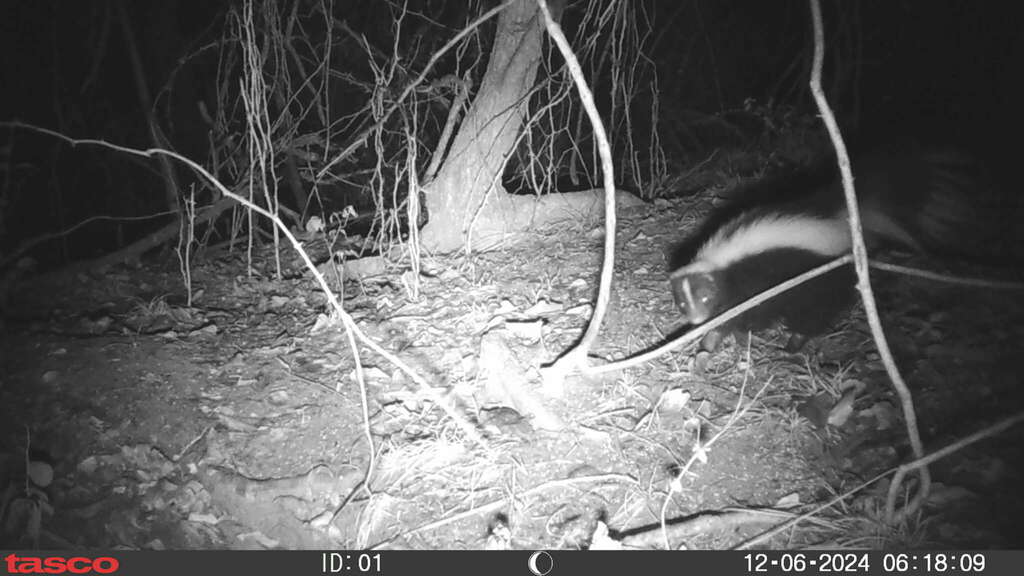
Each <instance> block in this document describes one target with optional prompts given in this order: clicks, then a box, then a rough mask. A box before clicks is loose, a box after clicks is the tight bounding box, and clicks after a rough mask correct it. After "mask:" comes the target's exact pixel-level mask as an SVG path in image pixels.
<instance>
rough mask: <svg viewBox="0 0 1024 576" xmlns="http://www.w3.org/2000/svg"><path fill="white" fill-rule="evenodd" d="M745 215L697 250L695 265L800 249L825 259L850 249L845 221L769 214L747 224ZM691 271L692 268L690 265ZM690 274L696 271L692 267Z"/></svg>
mask: <svg viewBox="0 0 1024 576" xmlns="http://www.w3.org/2000/svg"><path fill="white" fill-rule="evenodd" d="M743 219H744V217H743V216H740V217H739V218H738V219H737V220H734V221H733V222H730V223H729V224H727V225H725V226H723V227H722V228H721V229H720V230H719V231H718V232H716V233H715V234H714V236H712V237H711V238H710V239H709V240H708V241H707V242H705V243H704V246H702V247H701V249H700V250H698V251H697V257H696V258H695V259H694V264H699V263H702V262H703V263H705V266H704V268H705V270H715V269H721V268H725V267H726V266H728V265H730V264H732V263H733V262H738V261H740V260H743V259H744V258H748V257H750V256H754V255H757V254H761V253H762V252H767V251H769V250H778V249H781V248H796V249H798V250H806V251H807V252H813V253H815V254H821V255H822V256H840V255H842V254H844V253H846V252H847V251H848V250H849V249H850V229H849V225H848V224H847V223H846V219H845V217H844V218H816V217H814V216H807V215H794V214H765V215H761V216H758V217H756V218H753V219H750V220H748V221H746V222H743V221H742V220H743ZM687 268H690V267H689V266H688V267H687ZM690 271H695V270H694V269H693V268H690Z"/></svg>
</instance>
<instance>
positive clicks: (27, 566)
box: [4, 554, 120, 574]
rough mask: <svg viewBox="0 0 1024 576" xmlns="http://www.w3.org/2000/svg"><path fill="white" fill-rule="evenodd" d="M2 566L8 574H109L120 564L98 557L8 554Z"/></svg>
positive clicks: (107, 557) (111, 559)
mask: <svg viewBox="0 0 1024 576" xmlns="http://www.w3.org/2000/svg"><path fill="white" fill-rule="evenodd" d="M4 564H6V567H7V573H8V574H93V573H95V574H111V573H113V572H117V569H118V568H119V567H120V563H119V562H118V561H117V558H111V557H110V556H100V557H99V558H86V557H85V556H73V557H71V558H65V557H63V556H47V557H45V558H40V557H37V556H16V555H14V554H8V555H7V556H4Z"/></svg>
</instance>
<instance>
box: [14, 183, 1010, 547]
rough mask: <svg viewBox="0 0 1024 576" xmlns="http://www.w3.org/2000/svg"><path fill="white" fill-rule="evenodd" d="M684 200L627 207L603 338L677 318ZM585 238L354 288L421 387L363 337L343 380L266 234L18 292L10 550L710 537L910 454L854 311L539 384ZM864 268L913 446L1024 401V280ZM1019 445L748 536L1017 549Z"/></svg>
mask: <svg viewBox="0 0 1024 576" xmlns="http://www.w3.org/2000/svg"><path fill="white" fill-rule="evenodd" d="M694 208H695V206H683V205H671V204H669V203H661V204H659V205H658V206H656V207H655V206H647V207H642V208H640V209H634V210H632V211H630V212H627V213H624V214H622V215H620V216H621V221H620V226H619V232H618V234H619V237H618V240H619V253H618V255H617V264H616V276H615V286H614V295H613V297H612V304H611V310H610V313H609V316H608V318H607V321H606V324H605V326H604V328H603V331H602V334H601V338H600V341H599V343H598V345H597V347H596V349H595V350H594V351H593V353H594V354H595V355H596V356H600V357H601V358H604V359H616V358H622V357H625V356H628V355H631V354H635V353H637V352H639V351H643V350H646V349H649V348H651V347H653V346H655V345H657V344H659V343H661V342H664V340H665V338H666V337H667V336H668V335H670V334H673V333H676V332H678V330H679V328H680V326H679V325H678V320H677V318H676V315H675V313H674V311H673V304H672V300H671V295H670V293H669V291H668V287H667V281H666V264H665V249H666V247H667V246H669V245H670V244H671V243H672V242H674V241H676V240H678V239H679V238H681V237H682V236H683V235H685V230H686V229H687V227H688V226H691V225H693V223H694V222H697V221H699V220H700V218H701V214H702V210H701V209H696V210H695V209H694ZM696 208H701V207H699V206H698V207H696ZM684 214H685V215H686V216H684ZM601 237H602V236H601V227H600V226H599V225H598V226H593V227H591V226H585V225H582V224H581V225H579V226H577V227H575V228H573V229H566V230H558V231H552V232H550V233H548V234H544V235H537V236H535V237H533V238H531V239H529V240H528V241H526V242H525V243H520V244H517V245H514V246H510V247H508V248H507V249H505V250H502V251H496V252H491V253H486V254H480V255H475V256H472V257H469V258H467V257H461V256H460V257H452V258H428V259H426V260H425V272H426V273H425V274H424V275H422V276H421V288H420V294H419V297H418V298H413V297H411V295H410V291H409V290H408V289H407V284H406V283H405V282H403V277H402V275H401V274H400V273H398V272H396V273H389V272H383V273H381V274H378V275H370V276H367V277H364V278H363V279H361V280H360V281H353V282H349V283H347V284H346V285H345V288H344V291H345V306H346V309H347V310H348V311H349V312H350V313H351V314H352V316H353V317H354V318H355V320H356V322H357V323H358V324H359V326H360V327H361V328H362V329H363V330H365V331H366V333H367V334H368V335H370V336H371V337H372V338H374V339H376V340H377V342H379V343H380V344H381V345H382V346H384V347H385V348H386V349H387V350H389V351H391V352H394V353H395V354H397V355H398V356H399V357H400V358H401V359H402V360H404V361H405V362H407V363H408V364H409V365H410V366H412V367H413V368H414V369H415V370H416V371H417V372H418V373H419V374H420V375H422V376H423V377H424V378H425V379H426V380H427V381H428V382H429V383H430V385H431V386H432V387H433V388H432V390H431V391H424V390H423V389H422V388H421V387H419V386H417V385H416V384H415V383H413V382H412V381H411V380H410V378H408V377H407V376H405V375H404V374H402V373H401V372H400V371H398V370H396V368H395V367H394V366H392V365H389V364H388V363H387V362H386V361H385V360H384V359H383V358H381V357H379V356H377V355H375V354H373V353H371V352H368V351H367V350H366V349H363V350H362V352H363V354H362V356H361V358H362V362H363V367H364V369H365V390H362V389H361V388H360V385H359V383H358V381H357V379H356V378H355V377H354V374H355V364H354V361H353V355H352V352H351V350H350V348H349V345H348V341H347V339H346V337H345V334H344V330H343V328H342V326H341V324H340V323H338V322H335V321H331V320H330V319H329V318H327V317H326V316H324V313H325V312H326V306H325V299H324V298H323V296H322V295H321V294H320V293H319V292H318V290H317V288H316V286H315V285H314V283H313V282H312V281H311V280H310V278H309V275H308V274H306V275H302V274H299V273H290V275H289V277H288V278H286V279H284V280H275V279H273V277H274V265H273V262H274V260H273V258H272V257H271V252H270V251H269V249H264V250H263V251H262V252H261V253H260V259H259V260H258V261H257V262H256V266H255V267H256V272H255V274H254V275H252V276H250V275H249V274H248V273H247V266H246V263H245V262H244V260H243V258H242V256H240V255H237V254H236V255H226V256H219V257H216V258H207V259H205V260H202V261H199V262H197V263H196V264H195V265H194V266H193V270H192V280H193V286H194V288H195V289H196V290H197V294H196V297H195V298H194V301H193V302H192V305H191V306H189V305H187V301H186V298H185V290H184V288H183V283H182V279H181V275H180V273H179V267H178V263H177V261H176V260H175V259H174V258H173V257H166V258H163V259H155V260H153V261H150V262H147V263H146V264H144V265H143V266H141V267H139V268H128V267H125V268H117V269H111V270H106V271H104V272H102V273H96V274H89V275H79V276H77V277H73V278H62V279H60V280H54V279H53V278H50V279H49V280H48V281H46V282H41V281H35V282H33V281H31V280H28V281H25V282H23V283H22V284H20V285H19V286H17V287H16V290H14V292H13V293H12V302H11V304H10V305H9V307H8V308H7V310H6V318H5V319H4V326H3V337H2V338H3V340H2V349H0V350H2V356H0V378H2V380H0V428H2V434H0V438H2V440H0V486H2V487H3V488H4V498H3V518H2V519H3V534H2V539H0V547H17V546H39V547H42V548H70V547H73V548H109V547H120V548H129V549H163V548H169V549H177V548H289V549H291V548H365V547H378V548H414V549H436V548H454V549H481V548H488V547H489V548H507V547H512V548H583V547H601V546H613V547H614V546H616V545H618V544H623V543H625V544H628V545H630V546H640V547H664V546H666V545H667V546H669V547H672V548H691V549H692V548H712V549H720V548H728V547H731V546H736V545H739V544H741V543H743V542H746V541H748V539H750V538H753V537H755V536H757V535H758V534H760V533H762V532H764V531H766V530H768V529H770V528H771V527H772V526H774V525H776V524H779V523H781V522H784V521H786V520H788V519H790V518H792V517H793V516H794V515H797V514H800V513H803V512H807V511H809V510H811V509H813V508H814V507H816V506H817V505H820V504H822V503H825V502H827V501H828V500H829V499H831V498H833V497H834V496H836V495H837V494H840V493H843V492H845V491H847V490H851V489H853V488H855V487H857V486H859V485H860V484H861V483H863V482H864V481H866V480H868V479H870V478H873V477H874V476H876V475H877V474H879V473H880V472H884V471H885V470H888V469H890V468H891V467H893V466H896V465H898V464H900V463H902V462H906V461H909V460H910V459H912V456H911V451H910V448H909V444H908V441H907V440H906V434H905V432H904V428H903V420H902V415H901V411H900V409H899V403H898V402H897V400H896V399H895V398H896V397H895V394H894V393H893V392H892V389H891V387H890V386H889V385H888V383H887V379H886V376H885V373H884V370H883V368H882V366H881V364H880V362H879V360H878V355H877V353H876V352H875V351H874V346H873V344H872V342H871V339H870V336H869V332H868V330H867V327H866V323H865V321H864V319H863V313H862V312H861V311H860V310H855V311H853V312H851V314H850V316H849V317H848V318H847V319H845V320H844V321H843V322H842V323H841V325H839V326H837V327H836V330H835V331H834V332H833V333H831V334H829V335H827V336H825V337H822V338H819V339H816V340H813V341H812V342H811V343H810V344H809V345H808V346H807V347H806V348H805V349H804V350H803V351H802V352H801V353H799V354H795V355H794V354H788V353H786V352H784V351H783V346H784V345H785V342H786V335H785V333H784V332H783V331H781V330H776V331H770V332H767V333H763V334H759V335H756V336H755V337H754V339H753V344H752V346H751V348H750V350H749V353H748V352H747V351H746V350H743V349H739V348H738V347H737V346H735V345H729V346H725V347H724V348H723V349H722V350H720V351H719V352H717V353H716V354H715V355H714V356H713V357H712V358H711V359H710V362H709V365H708V369H707V371H706V373H704V374H703V375H700V374H697V373H695V372H694V371H693V369H692V368H693V360H692V351H690V350H685V349H684V350H676V351H675V352H673V353H671V354H667V355H665V356H662V357H660V358H659V359H658V360H656V361H654V362H651V363H648V364H646V365H643V366H641V367H638V368H633V369H629V370H627V371H624V372H619V373H612V374H611V375H609V376H606V377H603V378H593V379H583V378H580V377H574V378H570V379H569V380H568V381H567V382H566V385H565V388H564V390H561V391H560V393H559V391H553V390H549V389H546V388H544V387H543V386H541V384H540V379H539V376H538V371H537V368H538V366H540V365H541V364H542V363H544V362H548V361H550V360H552V359H553V358H554V357H556V356H557V355H558V354H560V353H561V352H563V351H565V350H567V349H568V348H569V347H570V345H571V344H572V343H574V342H575V341H576V340H577V339H578V338H579V336H580V335H581V333H582V330H583V329H584V328H585V326H586V322H587V319H588V318H589V315H590V312H591V305H592V301H593V298H594V295H595V293H596V289H597V284H596V283H597V275H598V265H599V262H600V254H601ZM243 254H244V252H243ZM292 260H295V259H294V258H292V257H291V256H290V255H289V256H286V261H292ZM295 262H297V260H295ZM910 263H911V264H920V265H928V264H934V263H922V262H910ZM289 266H291V268H290V270H295V269H296V268H295V266H296V264H294V263H290V264H289ZM875 276H876V277H877V279H878V292H879V294H878V298H879V302H880V307H881V309H882V311H883V320H884V322H885V325H886V329H887V333H888V334H889V337H890V339H891V343H892V345H893V347H894V348H895V350H896V354H897V360H898V361H899V364H900V366H901V368H902V369H903V371H904V374H905V376H906V378H907V380H908V382H909V384H910V386H911V388H912V389H913V390H914V393H915V400H916V406H917V413H918V417H919V420H920V425H921V431H922V435H923V439H924V442H925V445H926V449H927V451H929V452H931V451H934V450H937V449H939V448H941V447H943V446H946V445H948V444H950V443H953V442H955V441H956V440H958V439H961V438H964V437H966V436H968V435H969V434H971V433H973V432H975V431H978V430H981V429H983V428H985V427H986V426H988V425H991V424H993V423H995V422H997V421H998V420H1000V419H1002V418H1005V417H1008V416H1010V415H1012V414H1013V413H1015V412H1017V411H1020V410H1021V409H1022V407H1024V386H1022V384H1024V382H1022V374H1024V367H1022V358H1021V354H1022V353H1024V322H1022V321H1024V304H1022V302H1024V296H1021V294H1020V293H1016V294H1014V293H1012V292H1000V291H996V290H991V289H985V288H966V287H954V286H949V285H943V284H938V283H935V282H933V281H927V280H921V279H912V278H908V277H901V276H895V275H893V274H888V273H881V272H876V273H875ZM405 279H406V280H408V277H406V278H405ZM439 397H440V398H443V400H442V401H443V402H445V403H447V404H448V405H449V406H451V407H454V409H456V410H457V411H459V412H460V413H461V414H463V416H464V418H465V419H466V421H469V422H471V423H473V425H474V426H475V427H476V428H477V429H478V430H479V431H480V432H481V434H482V436H483V437H484V441H483V442H482V443H476V442H473V441H471V440H470V439H469V438H468V437H467V436H466V434H465V433H464V432H463V431H462V430H461V429H460V428H459V427H458V426H456V425H455V424H454V422H453V420H452V419H451V418H450V417H449V416H448V415H446V413H445V412H444V411H443V410H441V409H440V408H439V407H438V403H437V399H438V398H439ZM524 398H530V399H536V401H537V402H539V403H540V405H542V406H543V409H544V411H545V413H547V414H549V415H550V416H551V417H552V418H554V419H555V420H557V421H559V422H561V423H562V424H564V428H563V429H561V430H554V431H551V430H543V429H539V428H538V426H537V425H536V424H537V422H536V420H530V419H526V418H523V417H522V410H521V405H517V404H516V402H522V401H523V399H524ZM851 401H852V404H850V402H851ZM502 404H504V405H502ZM837 406H838V408H837ZM517 407H518V408H520V409H519V410H516V409H514V408H517ZM843 408H846V409H845V410H844V409H843ZM830 417H831V423H830ZM371 439H372V447H371V446H370V443H369V440H371ZM1022 456H1024V426H1021V425H1017V426H1014V427H1011V428H1009V429H1007V430H1003V431H1001V432H1000V433H998V434H995V435H993V436H992V437H989V438H987V439H985V440H982V441H980V442H978V443H975V444H972V445H970V446H968V447H966V448H964V449H962V450H959V451H957V452H956V453H954V454H952V455H951V456H949V457H947V458H944V459H942V460H941V461H939V462H938V463H936V464H935V465H934V466H933V467H932V476H933V482H934V486H933V489H932V497H931V499H930V501H929V503H928V505H927V507H926V508H925V509H924V510H923V511H922V512H920V513H918V514H915V515H912V516H910V517H909V518H907V519H905V520H903V521H902V522H899V523H897V524H895V525H887V524H885V523H884V522H883V517H884V512H883V510H884V505H885V495H886V490H887V487H888V484H887V479H883V480H882V481H879V482H876V483H874V484H872V485H869V486H867V487H864V488H863V489H862V490H860V491H858V492H856V493H855V494H853V495H852V496H850V497H848V498H847V499H845V500H843V501H842V502H841V503H838V504H836V505H834V506H831V507H828V508H826V509H824V510H821V511H819V512H817V513H816V514H814V515H813V516H811V517H810V518H808V519H806V520H803V521H801V522H800V523H798V524H796V525H795V526H794V527H791V528H789V529H787V530H785V531H783V532H782V533H781V534H779V535H777V536H775V537H774V538H771V539H769V540H767V541H765V542H761V543H759V544H757V545H758V546H766V547H767V546H770V547H773V548H793V547H801V546H808V545H823V546H830V547H870V548H879V547H888V548H898V547H914V548H924V547H927V548H948V547H955V548H1007V547H1013V548H1021V547H1024V533H1022V520H1021V518H1022V517H1024V515H1022V513H1024V496H1022V494H1021V490H1020V488H1021V486H1024V470H1022V466H1021V464H1022V462H1024V458H1022ZM26 462H30V463H31V464H28V465H27V464H26ZM26 470H28V473H26ZM51 476H52V477H51ZM662 521H664V522H665V529H664V530H662V527H661V523H662ZM605 527H607V529H608V530H609V533H608V535H607V536H603V530H604V528H605ZM608 539H610V540H611V542H609V541H608Z"/></svg>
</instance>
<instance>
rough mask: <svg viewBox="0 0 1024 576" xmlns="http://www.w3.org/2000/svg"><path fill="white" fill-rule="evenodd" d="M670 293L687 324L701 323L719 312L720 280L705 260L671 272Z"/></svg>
mask: <svg viewBox="0 0 1024 576" xmlns="http://www.w3.org/2000/svg"><path fill="white" fill-rule="evenodd" d="M671 282H672V295H673V297H674V298H675V301H676V307H677V308H679V312H680V313H681V314H682V317H683V320H684V321H685V322H686V323H688V324H703V323H704V322H707V321H708V320H709V319H711V318H712V317H713V316H715V315H716V314H718V313H719V312H721V310H720V309H719V308H720V300H721V299H720V295H721V294H722V290H721V286H720V284H721V280H720V279H719V274H717V273H716V272H715V271H714V270H711V269H710V268H709V267H708V266H707V264H706V263H705V262H695V263H693V264H690V265H689V266H686V267H685V268H680V269H679V270H676V271H675V272H673V273H672V276H671Z"/></svg>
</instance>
